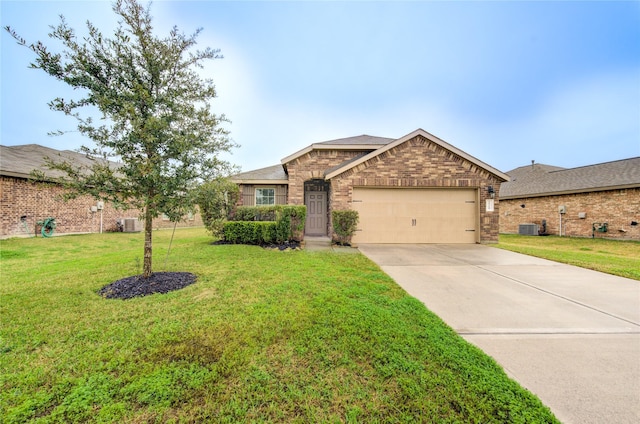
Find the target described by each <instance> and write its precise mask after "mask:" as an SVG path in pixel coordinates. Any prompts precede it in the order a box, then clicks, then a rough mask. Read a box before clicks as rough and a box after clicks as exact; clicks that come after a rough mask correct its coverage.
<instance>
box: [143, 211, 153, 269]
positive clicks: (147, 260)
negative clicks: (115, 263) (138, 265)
mask: <svg viewBox="0 0 640 424" xmlns="http://www.w3.org/2000/svg"><path fill="white" fill-rule="evenodd" d="M152 236H153V215H152V214H151V209H150V208H149V205H147V206H145V209H144V264H143V272H142V276H143V277H144V278H149V277H151V253H152V244H151V243H152Z"/></svg>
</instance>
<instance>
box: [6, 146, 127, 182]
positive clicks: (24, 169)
mask: <svg viewBox="0 0 640 424" xmlns="http://www.w3.org/2000/svg"><path fill="white" fill-rule="evenodd" d="M45 157H49V158H50V159H52V160H53V161H54V162H62V161H68V162H71V163H73V164H75V165H77V166H82V167H91V166H92V164H93V163H94V162H93V160H91V159H89V158H88V157H87V156H86V155H84V154H82V153H77V152H72V151H71V150H62V151H61V150H56V149H52V148H50V147H45V146H41V145H39V144H23V145H19V146H1V145H0V175H7V176H12V177H19V178H29V177H30V176H31V175H30V174H31V172H32V171H34V170H38V171H42V172H43V173H44V174H45V176H47V177H51V178H59V177H64V176H66V174H65V173H64V172H61V171H57V170H51V169H49V168H47V166H46V164H45V160H44V158H45ZM113 165H114V166H118V164H117V163H115V162H113Z"/></svg>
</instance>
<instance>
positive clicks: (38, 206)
mask: <svg viewBox="0 0 640 424" xmlns="http://www.w3.org/2000/svg"><path fill="white" fill-rule="evenodd" d="M62 194H64V189H63V188H62V187H60V186H58V185H55V184H48V183H34V182H31V181H29V180H27V179H24V178H15V177H7V176H2V177H0V238H6V237H13V236H26V235H27V231H26V230H25V228H24V225H23V223H22V222H21V221H20V217H22V216H26V217H27V218H26V224H27V230H28V232H29V235H33V234H35V232H36V222H37V221H40V220H43V219H45V218H47V217H54V218H55V219H56V229H55V233H56V234H69V233H98V232H100V212H99V211H98V212H91V206H95V205H96V203H97V202H96V200H94V199H93V198H92V197H90V196H80V197H78V198H76V199H72V200H69V201H67V202H65V201H63V200H61V199H60V196H61V195H62ZM139 215H140V214H139V211H138V210H137V209H135V210H127V211H123V210H116V209H115V208H114V207H113V206H111V205H110V204H108V203H107V202H105V204H104V209H103V211H102V230H103V231H104V232H106V231H113V230H115V227H116V221H117V220H118V219H122V218H137V217H138V216H139ZM173 225H174V223H173V222H170V221H169V220H167V219H162V218H158V219H155V220H154V221H153V227H154V228H172V227H173ZM202 225H203V223H202V219H201V218H200V215H199V214H196V215H195V216H194V217H193V219H188V220H185V221H184V222H181V223H178V226H179V227H186V226H202ZM39 234H40V233H39V231H38V235H39Z"/></svg>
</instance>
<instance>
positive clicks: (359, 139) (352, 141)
mask: <svg viewBox="0 0 640 424" xmlns="http://www.w3.org/2000/svg"><path fill="white" fill-rule="evenodd" d="M394 140H395V139H393V138H386V137H375V136H372V135H366V134H363V135H357V136H355V137H346V138H338V139H336V140H329V141H322V142H320V143H315V144H329V145H331V144H339V145H354V146H358V145H368V144H376V145H380V146H384V145H385V144H389V143H391V142H392V141H394Z"/></svg>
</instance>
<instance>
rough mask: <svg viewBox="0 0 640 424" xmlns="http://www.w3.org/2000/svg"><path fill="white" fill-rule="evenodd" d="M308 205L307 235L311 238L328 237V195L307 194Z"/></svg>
mask: <svg viewBox="0 0 640 424" xmlns="http://www.w3.org/2000/svg"><path fill="white" fill-rule="evenodd" d="M304 203H305V205H307V222H306V226H305V234H308V235H310V236H325V235H327V193H325V192H323V191H315V192H313V191H312V192H308V193H306V194H305V202H304Z"/></svg>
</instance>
